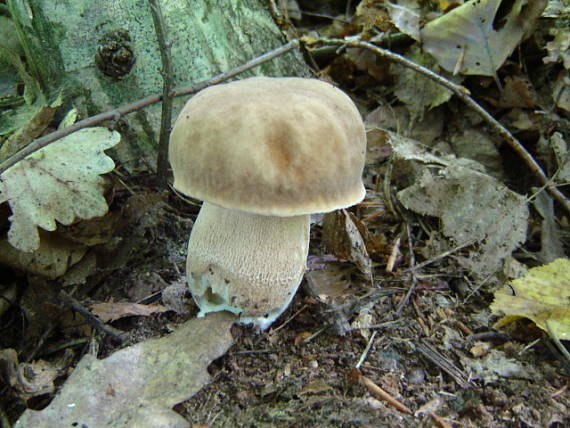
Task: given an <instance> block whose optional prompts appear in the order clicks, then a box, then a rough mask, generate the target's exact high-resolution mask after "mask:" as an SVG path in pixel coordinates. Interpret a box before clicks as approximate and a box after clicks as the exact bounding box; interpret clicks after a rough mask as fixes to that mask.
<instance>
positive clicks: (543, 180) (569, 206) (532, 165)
mask: <svg viewBox="0 0 570 428" xmlns="http://www.w3.org/2000/svg"><path fill="white" fill-rule="evenodd" d="M301 42H302V43H303V44H305V45H307V46H312V45H336V46H343V47H353V48H362V49H367V50H369V51H372V52H374V53H375V54H376V55H378V56H381V57H384V58H386V59H389V60H390V61H394V62H397V63H399V64H402V65H403V66H404V67H407V68H410V69H412V70H414V71H416V72H418V73H420V74H423V75H424V76H426V77H427V78H429V79H431V80H433V81H434V82H436V83H438V84H440V85H442V86H444V87H445V88H447V89H449V90H450V91H452V92H453V93H454V94H455V95H457V97H458V98H459V99H460V100H461V101H463V102H464V103H465V104H467V105H468V106H469V107H471V108H472V109H473V110H474V111H475V112H476V113H477V114H479V116H481V118H482V119H483V120H484V121H485V122H487V123H488V124H489V125H490V126H491V127H492V128H493V130H494V131H495V132H496V133H497V134H498V135H500V136H501V137H502V138H503V139H504V140H505V141H506V142H507V144H508V145H509V146H510V147H511V148H512V149H513V150H514V151H515V152H516V153H517V154H518V155H519V156H520V157H521V158H522V159H523V160H524V162H525V163H526V164H527V166H528V167H529V169H530V170H531V172H532V173H533V174H534V176H535V178H536V180H537V181H538V182H539V183H540V184H541V185H542V186H545V188H546V190H547V191H548V192H549V193H550V194H551V195H552V197H553V198H554V199H556V200H557V201H558V202H559V203H560V205H562V207H563V208H564V209H565V210H566V212H568V213H570V200H568V199H567V198H566V196H565V195H564V194H563V193H562V192H560V190H558V188H557V187H555V186H552V185H551V184H550V183H549V179H548V177H547V176H546V174H545V173H544V171H543V170H542V168H541V166H540V165H539V164H538V162H536V160H534V158H533V157H532V155H531V154H530V153H529V152H528V151H527V150H526V149H525V148H524V147H523V145H522V144H521V143H520V142H519V141H518V140H517V139H516V138H515V137H514V136H513V135H512V134H511V133H510V132H509V130H508V129H507V128H505V127H504V126H503V125H502V124H501V123H500V122H499V121H498V120H497V119H495V118H494V117H493V116H492V115H491V114H490V113H489V112H487V110H485V109H484V108H483V107H482V106H481V105H479V103H477V102H476V101H475V100H474V99H473V98H471V97H470V96H469V91H468V90H467V89H466V88H465V87H464V86H461V85H457V84H456V83H453V82H451V81H450V80H448V79H446V78H445V77H443V76H440V75H439V74H437V73H434V72H433V71H431V70H430V69H428V68H426V67H424V66H422V65H419V64H416V63H415V62H413V61H410V60H409V59H407V58H404V57H403V56H400V55H398V54H396V53H394V52H391V51H389V50H386V49H382V48H381V47H378V46H376V45H374V44H372V43H370V42H366V41H363V40H358V39H329V38H326V37H304V38H302V39H301Z"/></svg>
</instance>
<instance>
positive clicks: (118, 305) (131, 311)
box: [91, 302, 167, 322]
mask: <svg viewBox="0 0 570 428" xmlns="http://www.w3.org/2000/svg"><path fill="white" fill-rule="evenodd" d="M166 310H167V309H166V308H165V307H164V306H162V305H141V304H139V303H130V302H108V303H107V302H104V303H95V304H94V305H91V312H93V315H97V316H98V317H99V319H100V320H101V321H103V322H109V321H115V320H118V319H120V318H125V317H131V316H135V315H137V316H149V315H151V314H154V313H157V312H165V311H166Z"/></svg>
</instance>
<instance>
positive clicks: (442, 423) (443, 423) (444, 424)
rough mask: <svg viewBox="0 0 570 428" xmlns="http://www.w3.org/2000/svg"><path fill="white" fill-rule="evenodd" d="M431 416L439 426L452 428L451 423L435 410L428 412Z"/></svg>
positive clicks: (440, 427)
mask: <svg viewBox="0 0 570 428" xmlns="http://www.w3.org/2000/svg"><path fill="white" fill-rule="evenodd" d="M428 414H429V415H430V417H431V419H432V420H433V422H434V423H435V424H436V425H437V426H438V427H439V428H451V424H450V423H448V422H447V421H446V420H445V419H443V418H442V417H441V416H438V415H436V414H435V413H433V412H429V413H428Z"/></svg>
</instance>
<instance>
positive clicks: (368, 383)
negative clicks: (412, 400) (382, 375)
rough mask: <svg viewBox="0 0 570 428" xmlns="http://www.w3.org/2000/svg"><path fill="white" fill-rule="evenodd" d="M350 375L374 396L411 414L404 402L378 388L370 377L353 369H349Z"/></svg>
mask: <svg viewBox="0 0 570 428" xmlns="http://www.w3.org/2000/svg"><path fill="white" fill-rule="evenodd" d="M351 376H352V377H356V378H357V380H358V383H360V384H361V385H364V386H365V387H366V389H368V391H369V392H370V393H371V394H372V395H374V396H375V397H376V398H379V399H380V400H384V401H385V402H387V403H388V404H389V405H390V406H392V407H394V408H395V409H396V410H399V411H400V412H402V413H407V414H408V415H411V414H413V412H412V411H411V410H410V409H409V408H408V407H407V406H406V405H405V404H403V403H401V402H399V401H398V400H396V399H395V398H394V397H392V396H391V395H390V394H388V392H386V391H384V390H383V389H382V388H380V387H379V386H378V385H376V384H375V383H374V382H373V381H372V380H371V379H369V378H367V377H366V376H364V375H362V374H361V373H360V370H358V369H353V370H352V371H351Z"/></svg>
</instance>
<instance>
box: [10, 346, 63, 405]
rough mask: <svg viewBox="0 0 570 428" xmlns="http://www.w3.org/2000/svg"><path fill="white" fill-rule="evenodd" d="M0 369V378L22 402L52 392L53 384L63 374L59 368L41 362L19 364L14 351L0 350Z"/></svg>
mask: <svg viewBox="0 0 570 428" xmlns="http://www.w3.org/2000/svg"><path fill="white" fill-rule="evenodd" d="M0 368H1V372H0V378H2V379H5V380H6V381H7V382H8V385H10V387H12V388H13V389H14V390H15V391H16V393H17V394H18V396H19V397H20V398H22V399H24V400H27V399H29V398H31V397H35V396H38V395H43V394H49V393H51V392H53V391H54V390H55V385H54V383H53V382H54V380H55V378H56V377H58V376H59V375H61V374H62V372H63V369H62V368H61V367H57V366H55V365H53V364H52V363H49V362H47V361H43V360H38V361H34V362H33V363H20V362H19V361H18V354H17V353H16V351H15V350H14V349H2V350H0Z"/></svg>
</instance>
